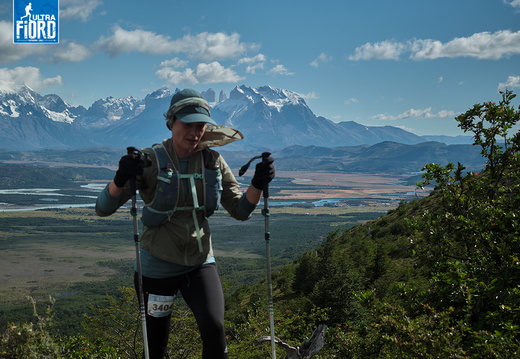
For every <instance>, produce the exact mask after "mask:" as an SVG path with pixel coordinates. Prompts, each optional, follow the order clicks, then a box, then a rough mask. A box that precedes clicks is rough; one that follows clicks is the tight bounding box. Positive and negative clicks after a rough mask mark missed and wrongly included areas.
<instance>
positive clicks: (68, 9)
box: [60, 0, 102, 22]
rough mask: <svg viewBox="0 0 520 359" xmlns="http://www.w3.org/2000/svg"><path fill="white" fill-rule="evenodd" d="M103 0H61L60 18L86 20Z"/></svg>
mask: <svg viewBox="0 0 520 359" xmlns="http://www.w3.org/2000/svg"><path fill="white" fill-rule="evenodd" d="M101 4H102V2H101V0H60V7H61V8H60V20H66V19H81V21H83V22H86V21H87V20H88V18H89V17H90V15H91V14H92V13H93V12H94V10H95V9H96V8H97V7H98V6H100V5H101Z"/></svg>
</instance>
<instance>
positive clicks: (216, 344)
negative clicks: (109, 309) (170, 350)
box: [134, 263, 228, 359]
mask: <svg viewBox="0 0 520 359" xmlns="http://www.w3.org/2000/svg"><path fill="white" fill-rule="evenodd" d="M134 284H135V287H136V291H137V290H138V282H137V273H136V274H135V276H134ZM143 291H144V294H145V303H148V294H156V295H164V296H174V295H175V293H177V291H180V293H181V294H182V297H183V298H184V300H185V301H186V304H188V306H189V307H190V309H191V311H192V312H193V314H194V315H195V319H196V321H197V325H198V327H199V331H200V335H201V337H202V346H203V350H202V358H203V359H227V358H228V354H227V348H226V334H225V330H224V294H223V292H222V285H221V283H220V277H219V275H218V271H217V266H216V264H214V263H212V264H206V265H203V266H201V267H200V268H198V269H196V270H194V271H192V272H190V273H188V274H186V275H181V276H177V277H171V278H159V279H157V278H148V277H144V276H143ZM170 318H171V314H170V315H168V316H165V317H159V318H156V317H151V316H149V315H148V314H147V315H146V330H147V331H148V347H149V352H150V359H161V358H163V357H164V355H165V353H166V347H167V344H168V335H169V330H170Z"/></svg>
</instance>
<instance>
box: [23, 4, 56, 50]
mask: <svg viewBox="0 0 520 359" xmlns="http://www.w3.org/2000/svg"><path fill="white" fill-rule="evenodd" d="M58 2H59V0H13V27H14V29H13V30H14V37H13V42H14V43H15V44H17V43H18V44H22V43H23V44H27V43H31V44H36V43H38V44H41V43H47V44H57V43H59V31H58Z"/></svg>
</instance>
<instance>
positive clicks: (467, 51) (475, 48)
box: [349, 0, 520, 61]
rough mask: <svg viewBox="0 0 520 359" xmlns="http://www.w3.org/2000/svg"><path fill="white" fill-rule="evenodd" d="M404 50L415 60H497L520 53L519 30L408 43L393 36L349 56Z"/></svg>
mask: <svg viewBox="0 0 520 359" xmlns="http://www.w3.org/2000/svg"><path fill="white" fill-rule="evenodd" d="M519 1H520V0H519ZM405 53H409V54H410V55H409V58H410V59H412V60H416V61H420V60H433V59H439V58H454V57H472V58H476V59H481V60H498V59H501V58H503V57H507V56H511V55H515V54H520V31H517V32H511V31H510V30H501V31H497V32H494V33H489V32H480V33H476V34H473V35H471V36H469V37H458V38H455V39H453V40H451V41H448V42H446V43H442V42H441V41H438V40H431V39H414V40H410V41H407V42H406V43H399V42H395V41H393V40H386V41H383V42H377V43H374V44H371V43H366V44H365V45H363V46H360V47H358V48H356V50H355V54H354V55H352V56H350V57H349V60H353V61H357V60H370V59H379V60H382V59H384V60H399V59H400V57H401V55H403V54H405Z"/></svg>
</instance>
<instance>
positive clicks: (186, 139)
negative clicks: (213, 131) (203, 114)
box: [172, 120, 206, 157]
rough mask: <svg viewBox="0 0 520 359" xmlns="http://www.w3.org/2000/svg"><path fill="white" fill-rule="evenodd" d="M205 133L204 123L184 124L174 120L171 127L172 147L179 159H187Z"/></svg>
mask: <svg viewBox="0 0 520 359" xmlns="http://www.w3.org/2000/svg"><path fill="white" fill-rule="evenodd" d="M204 132H206V123H205V122H194V123H184V122H181V121H179V120H175V121H174V122H173V125H172V138H173V146H174V147H175V151H176V152H177V156H179V157H189V156H190V155H191V154H192V153H193V151H195V149H196V148H197V146H198V145H199V142H200V139H201V138H202V136H203V135H204Z"/></svg>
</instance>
